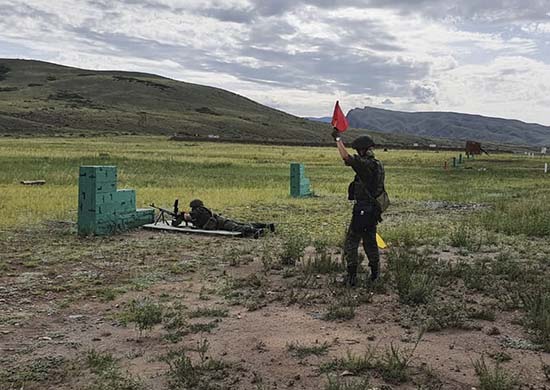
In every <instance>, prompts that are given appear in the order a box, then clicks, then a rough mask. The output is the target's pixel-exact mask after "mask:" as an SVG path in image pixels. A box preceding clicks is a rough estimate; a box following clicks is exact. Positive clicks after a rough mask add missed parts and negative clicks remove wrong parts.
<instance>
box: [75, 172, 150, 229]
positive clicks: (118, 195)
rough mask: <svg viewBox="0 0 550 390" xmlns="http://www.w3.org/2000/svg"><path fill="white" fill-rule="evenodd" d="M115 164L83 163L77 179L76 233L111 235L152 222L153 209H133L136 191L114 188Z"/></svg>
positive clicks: (115, 178)
mask: <svg viewBox="0 0 550 390" xmlns="http://www.w3.org/2000/svg"><path fill="white" fill-rule="evenodd" d="M116 186H117V171H116V167H114V166H82V167H80V176H79V180H78V187H79V190H78V233H79V234H81V235H88V234H96V235H111V234H114V233H116V232H120V231H126V230H128V229H131V228H135V227H138V226H141V225H144V224H147V223H152V222H153V221H154V217H155V214H154V209H140V210H136V192H135V190H131V189H123V190H119V191H117V190H116V188H117V187H116Z"/></svg>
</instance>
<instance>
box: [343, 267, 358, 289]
mask: <svg viewBox="0 0 550 390" xmlns="http://www.w3.org/2000/svg"><path fill="white" fill-rule="evenodd" d="M344 281H345V283H346V286H347V287H355V286H356V285H357V269H356V268H351V267H348V273H347V275H346V278H345V280H344Z"/></svg>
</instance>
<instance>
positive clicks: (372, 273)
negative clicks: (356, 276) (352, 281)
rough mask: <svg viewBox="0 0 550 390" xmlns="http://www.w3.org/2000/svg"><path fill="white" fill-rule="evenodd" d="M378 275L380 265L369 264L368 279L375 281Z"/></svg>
mask: <svg viewBox="0 0 550 390" xmlns="http://www.w3.org/2000/svg"><path fill="white" fill-rule="evenodd" d="M379 277H380V266H379V265H378V264H376V265H371V266H370V280H371V281H373V282H375V281H377V280H378V278H379Z"/></svg>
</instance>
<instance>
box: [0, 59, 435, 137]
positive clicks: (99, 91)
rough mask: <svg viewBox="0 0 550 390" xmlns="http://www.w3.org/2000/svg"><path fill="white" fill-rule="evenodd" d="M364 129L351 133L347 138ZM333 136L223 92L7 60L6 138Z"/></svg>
mask: <svg viewBox="0 0 550 390" xmlns="http://www.w3.org/2000/svg"><path fill="white" fill-rule="evenodd" d="M364 132H365V131H364V130H351V131H350V132H348V133H347V134H346V138H348V139H349V138H352V137H355V136H357V135H358V134H362V133H364ZM330 133H331V128H330V125H326V124H322V123H318V122H313V121H309V120H307V119H305V118H298V117H295V116H293V115H289V114H286V113H284V112H281V111H278V110H275V109H272V108H269V107H266V106H263V105H261V104H258V103H256V102H254V101H252V100H250V99H247V98H245V97H243V96H239V95H237V94H235V93H231V92H228V91H225V90H222V89H218V88H212V87H206V86H202V85H196V84H190V83H185V82H181V81H176V80H171V79H167V78H164V77H160V76H156V75H151V74H144V73H134V72H120V71H91V70H83V69H77V68H71V67H66V66H60V65H56V64H51V63H46V62H40V61H30V60H15V59H0V134H9V135H18V136H35V135H85V136H87V135H120V134H151V135H174V134H177V135H179V136H181V137H183V138H185V137H202V138H206V137H208V136H217V137H219V139H220V140H233V141H236V140H244V141H259V142H266V141H277V142H285V143H287V142H288V143H325V142H330V141H331V138H330ZM369 133H370V132H369ZM370 134H372V133H370ZM372 135H373V136H374V138H375V140H376V141H377V142H378V143H380V144H392V145H395V144H397V145H411V144H412V143H413V142H419V143H421V144H427V143H429V142H430V141H429V140H423V139H421V138H419V137H411V136H400V135H398V136H394V135H391V134H384V133H379V134H372Z"/></svg>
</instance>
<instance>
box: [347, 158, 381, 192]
mask: <svg viewBox="0 0 550 390" xmlns="http://www.w3.org/2000/svg"><path fill="white" fill-rule="evenodd" d="M364 160H365V162H366V163H367V164H369V165H370V166H371V167H372V169H371V170H372V171H373V172H375V174H371V172H368V171H365V172H360V173H358V174H356V175H355V177H354V179H353V181H352V182H351V183H350V185H349V188H348V199H349V200H355V201H373V198H376V197H378V196H379V195H380V194H381V193H382V192H383V191H384V180H385V177H386V174H385V172H384V166H383V165H382V163H381V162H380V161H378V160H377V159H375V158H374V157H366V158H364Z"/></svg>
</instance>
